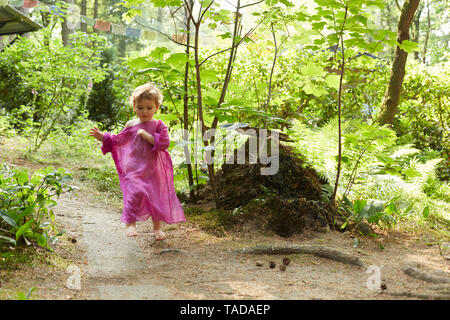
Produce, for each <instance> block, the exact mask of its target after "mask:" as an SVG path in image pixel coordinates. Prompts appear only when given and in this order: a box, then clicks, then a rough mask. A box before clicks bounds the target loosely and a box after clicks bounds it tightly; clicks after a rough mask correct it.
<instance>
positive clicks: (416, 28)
mask: <svg viewBox="0 0 450 320" xmlns="http://www.w3.org/2000/svg"><path fill="white" fill-rule="evenodd" d="M423 8H424V6H423V5H419V9H417V14H416V15H415V17H414V34H413V35H414V37H413V41H414V42H417V43H419V37H420V16H421V15H422V10H423ZM414 59H416V60H417V61H419V60H420V57H419V51H414Z"/></svg>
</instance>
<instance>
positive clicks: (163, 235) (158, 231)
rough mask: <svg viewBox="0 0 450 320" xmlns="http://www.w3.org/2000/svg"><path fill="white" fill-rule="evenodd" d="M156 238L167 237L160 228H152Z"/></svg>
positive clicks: (162, 238)
mask: <svg viewBox="0 0 450 320" xmlns="http://www.w3.org/2000/svg"><path fill="white" fill-rule="evenodd" d="M153 234H154V235H155V238H156V240H164V239H166V238H167V236H166V234H165V233H164V232H162V230H153Z"/></svg>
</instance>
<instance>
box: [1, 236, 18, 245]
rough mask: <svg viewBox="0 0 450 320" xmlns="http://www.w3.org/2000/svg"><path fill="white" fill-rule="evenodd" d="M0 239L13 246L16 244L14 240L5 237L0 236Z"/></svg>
mask: <svg viewBox="0 0 450 320" xmlns="http://www.w3.org/2000/svg"><path fill="white" fill-rule="evenodd" d="M0 239H3V240H6V241H8V242H11V243H12V244H14V245H15V244H16V240H14V239H13V238H10V237H7V236H2V235H1V234H0Z"/></svg>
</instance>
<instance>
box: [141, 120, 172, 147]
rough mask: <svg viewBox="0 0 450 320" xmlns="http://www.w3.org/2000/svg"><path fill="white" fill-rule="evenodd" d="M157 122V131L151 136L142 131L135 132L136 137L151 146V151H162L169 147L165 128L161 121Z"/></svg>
mask: <svg viewBox="0 0 450 320" xmlns="http://www.w3.org/2000/svg"><path fill="white" fill-rule="evenodd" d="M159 121H160V123H158V129H157V130H156V131H155V132H154V133H153V135H152V134H150V133H148V132H147V131H145V130H143V129H139V130H138V132H137V134H138V135H140V136H141V137H142V138H143V139H145V140H146V141H148V142H150V143H151V144H152V145H153V148H152V151H155V150H160V151H164V150H166V149H167V148H168V147H169V145H170V137H169V132H168V130H167V127H166V126H165V125H164V123H163V122H162V121H161V120H159Z"/></svg>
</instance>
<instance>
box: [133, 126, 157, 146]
mask: <svg viewBox="0 0 450 320" xmlns="http://www.w3.org/2000/svg"><path fill="white" fill-rule="evenodd" d="M137 135H138V136H140V137H141V138H143V139H144V140H146V141H148V142H150V143H151V144H155V138H154V137H153V135H151V134H150V133H148V132H147V131H145V130H144V129H139V130H138V131H137Z"/></svg>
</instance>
